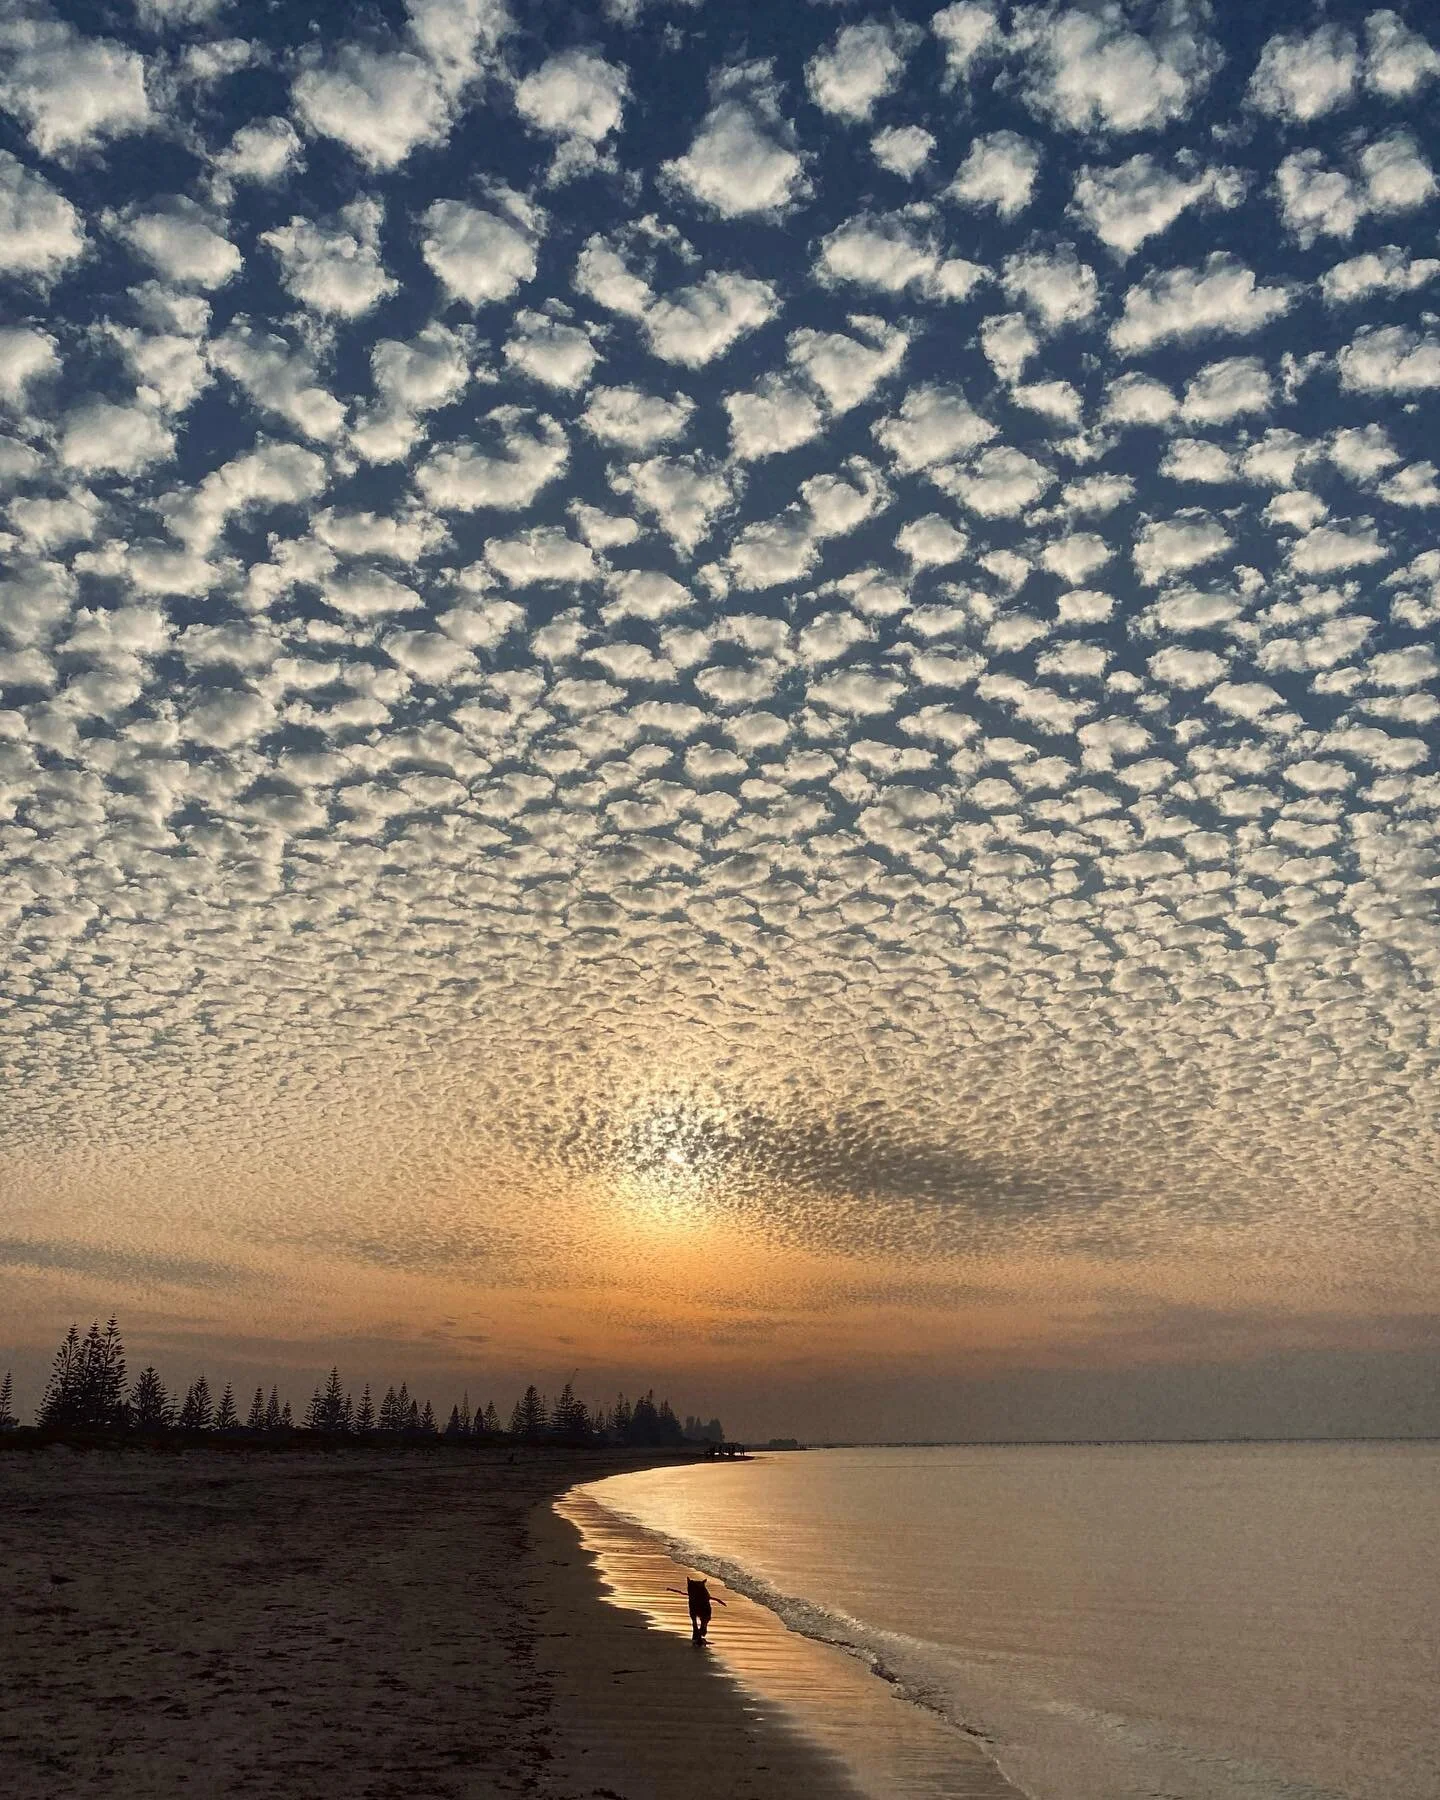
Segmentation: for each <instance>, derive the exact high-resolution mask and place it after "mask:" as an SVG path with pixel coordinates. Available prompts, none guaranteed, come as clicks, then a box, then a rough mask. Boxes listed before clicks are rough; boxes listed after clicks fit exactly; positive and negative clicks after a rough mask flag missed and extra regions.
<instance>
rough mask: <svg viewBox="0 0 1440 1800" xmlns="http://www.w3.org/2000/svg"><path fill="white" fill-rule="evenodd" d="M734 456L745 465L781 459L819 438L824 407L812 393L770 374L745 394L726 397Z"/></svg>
mask: <svg viewBox="0 0 1440 1800" xmlns="http://www.w3.org/2000/svg"><path fill="white" fill-rule="evenodd" d="M723 404H724V407H725V411H726V413H727V414H728V415H729V418H730V454H731V455H732V456H734V457H736V458H738V459H739V460H740V461H742V462H750V461H754V460H755V459H757V458H760V457H765V456H778V455H780V454H781V453H782V452H783V451H786V450H793V449H795V448H796V447H797V445H800V444H808V443H809V442H810V440H811V439H812V438H814V437H817V436H818V435H819V432H820V427H821V417H820V408H819V407H818V406H817V405H816V404H815V402H814V400H813V399H812V398H811V397H810V395H809V393H808V392H807V391H806V390H805V389H804V388H803V387H800V386H799V385H798V384H797V383H795V382H793V381H787V380H785V379H784V378H783V377H782V376H777V375H767V376H765V377H764V378H763V379H762V380H761V381H760V382H759V384H758V385H757V386H756V387H754V388H751V389H748V390H746V391H744V392H741V393H735V394H726V395H725V397H724V401H723Z"/></svg>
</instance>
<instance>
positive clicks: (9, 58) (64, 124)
mask: <svg viewBox="0 0 1440 1800" xmlns="http://www.w3.org/2000/svg"><path fill="white" fill-rule="evenodd" d="M0 52H3V57H0V63H3V65H4V73H3V74H0V106H3V107H4V108H5V110H6V111H7V112H10V113H13V114H14V115H15V117H16V118H18V119H20V120H22V121H23V122H24V124H25V125H26V127H27V129H28V134H29V138H30V142H31V143H32V144H33V145H34V146H35V148H36V149H37V150H38V151H39V152H40V154H41V155H42V156H68V155H71V154H73V153H74V152H76V151H80V150H85V149H88V148H90V147H91V146H93V145H97V144H102V143H104V142H106V140H108V139H111V138H118V137H124V136H126V135H128V134H129V133H130V132H134V131H147V130H149V128H150V126H151V124H152V123H153V115H152V113H151V108H150V100H149V97H148V95H147V94H146V91H145V61H144V58H143V57H141V56H139V55H138V54H137V53H136V52H135V51H134V50H127V49H125V48H124V46H123V45H120V44H117V43H115V42H114V41H113V40H112V39H109V38H84V37H81V36H80V34H79V33H78V32H76V31H74V30H73V29H72V28H71V27H70V26H69V25H65V24H62V23H60V22H59V21H58V20H50V19H44V18H38V17H30V18H24V17H20V18H16V17H14V16H13V15H12V17H10V18H9V19H8V20H6V21H4V22H0Z"/></svg>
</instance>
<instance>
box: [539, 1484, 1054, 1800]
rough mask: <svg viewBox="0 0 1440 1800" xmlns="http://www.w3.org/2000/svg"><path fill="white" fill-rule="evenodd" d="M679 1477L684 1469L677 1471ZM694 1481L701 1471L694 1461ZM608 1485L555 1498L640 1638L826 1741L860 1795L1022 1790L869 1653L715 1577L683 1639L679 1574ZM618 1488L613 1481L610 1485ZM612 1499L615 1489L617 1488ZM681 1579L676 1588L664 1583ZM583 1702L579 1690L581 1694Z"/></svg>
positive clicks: (932, 1799) (907, 1797)
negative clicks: (612, 1501) (616, 1502)
mask: <svg viewBox="0 0 1440 1800" xmlns="http://www.w3.org/2000/svg"><path fill="white" fill-rule="evenodd" d="M687 1479H688V1477H687ZM695 1479H696V1480H704V1479H705V1477H704V1474H703V1472H697V1473H696V1476H695ZM610 1485H611V1484H609V1483H601V1485H600V1487H599V1489H598V1491H592V1489H591V1488H590V1485H589V1484H587V1485H586V1486H585V1487H582V1488H579V1489H575V1490H573V1491H572V1492H570V1493H569V1494H566V1495H565V1496H564V1498H563V1499H562V1500H560V1501H559V1502H558V1504H557V1505H556V1507H555V1509H554V1510H555V1512H556V1513H557V1514H558V1516H559V1518H560V1519H562V1520H563V1521H565V1522H566V1523H567V1525H568V1526H569V1529H570V1531H571V1533H572V1539H571V1541H572V1542H573V1537H574V1536H576V1535H578V1537H579V1539H580V1542H581V1543H582V1545H583V1547H584V1549H585V1551H586V1553H587V1554H588V1555H589V1556H590V1557H592V1558H594V1560H595V1562H596V1565H597V1567H598V1569H599V1571H600V1573H601V1575H602V1577H603V1579H604V1582H605V1586H606V1589H607V1599H608V1600H609V1602H610V1604H611V1606H612V1607H617V1608H623V1609H625V1616H626V1617H627V1618H628V1619H631V1620H633V1621H636V1622H637V1623H640V1624H642V1625H643V1626H644V1627H645V1628H647V1632H648V1635H649V1636H650V1637H651V1638H655V1637H659V1638H661V1640H662V1641H663V1640H664V1639H667V1638H668V1639H669V1640H671V1641H679V1642H682V1643H684V1644H685V1646H686V1647H687V1649H689V1651H690V1660H691V1661H692V1663H700V1664H709V1665H710V1667H711V1668H712V1669H718V1670H719V1671H720V1672H721V1673H722V1674H723V1676H724V1677H725V1679H727V1680H729V1681H731V1682H732V1683H733V1684H735V1685H736V1686H737V1687H738V1688H739V1689H740V1690H741V1692H742V1694H744V1695H745V1696H746V1708H747V1713H748V1714H749V1716H750V1717H752V1718H754V1719H757V1720H763V1721H765V1722H766V1723H769V1724H772V1725H773V1724H776V1723H786V1724H789V1725H790V1726H792V1727H793V1728H794V1729H796V1730H798V1731H799V1732H800V1733H801V1734H802V1735H803V1736H804V1737H805V1739H806V1740H807V1741H808V1742H810V1743H813V1744H815V1745H817V1746H818V1747H819V1748H821V1749H823V1750H825V1751H827V1752H829V1754H830V1755H831V1756H832V1757H834V1758H835V1759H836V1761H837V1763H838V1765H839V1766H840V1767H841V1768H843V1769H844V1770H845V1771H846V1779H847V1781H848V1782H849V1783H850V1784H851V1785H853V1786H854V1787H855V1788H856V1789H857V1790H858V1791H859V1792H860V1793H861V1794H862V1795H864V1796H865V1797H866V1800H1024V1796H1023V1795H1022V1794H1020V1792H1019V1790H1018V1789H1016V1788H1015V1787H1014V1786H1012V1784H1011V1783H1010V1782H1009V1781H1008V1780H1007V1779H1006V1777H1005V1776H1004V1774H1003V1773H1002V1772H1001V1770H1000V1768H999V1767H998V1765H997V1764H996V1763H995V1762H994V1760H993V1759H992V1758H991V1756H990V1755H988V1754H987V1753H986V1750H985V1749H984V1748H983V1747H982V1741H978V1740H977V1734H975V1733H973V1732H965V1731H962V1730H960V1729H958V1728H957V1727H956V1726H955V1725H953V1724H952V1723H950V1722H949V1721H948V1720H946V1719H943V1718H941V1717H940V1716H939V1714H938V1713H936V1712H934V1711H931V1710H930V1709H928V1708H926V1707H924V1706H921V1705H917V1704H915V1703H914V1702H913V1701H912V1700H910V1699H909V1698H908V1697H907V1696H906V1695H905V1692H904V1690H903V1689H902V1688H901V1687H900V1686H899V1685H898V1684H894V1683H892V1682H889V1681H886V1680H882V1679H880V1678H879V1677H878V1676H877V1675H876V1673H875V1671H874V1669H873V1667H872V1665H871V1662H870V1660H869V1658H868V1657H862V1656H860V1655H859V1654H853V1653H850V1652H847V1650H846V1649H844V1648H842V1647H841V1646H840V1645H839V1644H837V1643H833V1642H822V1641H817V1640H816V1639H814V1638H810V1637H805V1636H802V1635H801V1634H800V1633H798V1632H795V1631H792V1630H790V1629H788V1628H787V1627H786V1625H785V1624H784V1623H783V1621H782V1620H781V1619H780V1618H779V1617H778V1616H777V1615H776V1614H775V1613H774V1612H772V1611H771V1610H770V1609H769V1608H768V1607H765V1606H760V1605H758V1604H757V1603H756V1602H755V1601H754V1600H751V1599H750V1598H748V1597H747V1596H746V1595H745V1594H742V1593H737V1592H736V1591H735V1590H734V1589H733V1588H730V1587H728V1586H727V1585H726V1583H725V1582H724V1581H722V1580H720V1579H719V1578H718V1577H717V1576H713V1575H712V1576H710V1577H709V1586H710V1592H711V1594H712V1595H714V1596H715V1598H716V1599H717V1601H719V1602H720V1604H719V1605H718V1606H717V1608H716V1611H715V1614H714V1618H713V1620H712V1623H711V1628H710V1637H709V1641H708V1642H707V1643H706V1644H705V1645H704V1646H703V1647H699V1646H694V1645H692V1644H691V1642H690V1625H689V1618H688V1612H687V1607H686V1602H685V1599H684V1595H683V1589H684V1586H685V1580H686V1576H687V1575H688V1574H692V1573H696V1572H698V1571H693V1570H690V1569H687V1568H686V1567H685V1566H684V1565H682V1564H680V1563H676V1562H674V1561H672V1560H671V1558H670V1556H669V1555H667V1553H666V1551H665V1548H664V1546H663V1545H662V1544H661V1543H660V1542H658V1541H657V1540H656V1539H655V1538H653V1537H652V1536H650V1535H649V1534H648V1533H646V1532H643V1531H640V1530H638V1529H637V1528H636V1527H635V1526H633V1525H631V1524H630V1523H629V1522H628V1521H627V1520H625V1519H622V1518H620V1517H618V1516H617V1515H616V1514H615V1513H613V1512H611V1511H610V1510H608V1508H607V1507H606V1506H605V1505H604V1504H602V1499H603V1497H604V1496H605V1494H606V1490H607V1488H608V1487H609V1486H610ZM619 1487H620V1488H621V1489H622V1490H623V1487H624V1484H623V1482H622V1483H620V1484H619ZM617 1498H621V1496H617ZM677 1587H678V1588H679V1589H681V1590H682V1592H681V1593H680V1594H678V1595H677V1594H675V1593H673V1592H672V1591H671V1590H672V1589H674V1588H677ZM580 1704H583V1701H581V1702H580Z"/></svg>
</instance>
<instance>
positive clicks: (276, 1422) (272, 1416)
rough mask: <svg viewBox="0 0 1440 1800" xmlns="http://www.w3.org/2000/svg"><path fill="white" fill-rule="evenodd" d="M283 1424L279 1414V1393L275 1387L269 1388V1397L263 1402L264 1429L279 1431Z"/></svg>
mask: <svg viewBox="0 0 1440 1800" xmlns="http://www.w3.org/2000/svg"><path fill="white" fill-rule="evenodd" d="M283 1424H284V1420H283V1419H282V1418H281V1416H280V1395H279V1392H278V1391H277V1390H276V1389H275V1388H273V1387H272V1388H271V1389H270V1398H269V1399H268V1400H267V1401H266V1402H265V1429H266V1430H267V1431H279V1430H280V1428H281V1426H282V1425H283Z"/></svg>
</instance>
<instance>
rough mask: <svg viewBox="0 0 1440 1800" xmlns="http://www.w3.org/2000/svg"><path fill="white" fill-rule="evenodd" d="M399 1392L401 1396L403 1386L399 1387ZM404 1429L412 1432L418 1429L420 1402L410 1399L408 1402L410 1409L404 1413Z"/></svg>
mask: <svg viewBox="0 0 1440 1800" xmlns="http://www.w3.org/2000/svg"><path fill="white" fill-rule="evenodd" d="M400 1393H401V1396H402V1398H403V1396H404V1393H405V1390H404V1388H403V1387H402V1388H401V1390H400ZM405 1429H406V1431H408V1432H410V1433H412V1434H414V1433H418V1431H419V1430H420V1402H419V1401H418V1400H412V1401H411V1402H410V1409H409V1411H408V1412H407V1413H406V1414H405Z"/></svg>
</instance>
